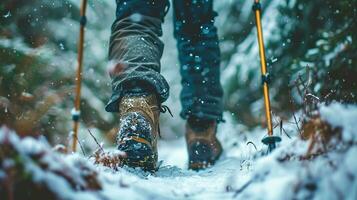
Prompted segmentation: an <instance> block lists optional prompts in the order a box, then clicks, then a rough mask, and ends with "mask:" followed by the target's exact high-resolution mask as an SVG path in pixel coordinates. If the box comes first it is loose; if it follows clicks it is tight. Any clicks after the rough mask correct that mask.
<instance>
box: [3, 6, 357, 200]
mask: <svg viewBox="0 0 357 200" xmlns="http://www.w3.org/2000/svg"><path fill="white" fill-rule="evenodd" d="M117 1H118V0H117ZM152 1H153V2H155V1H154V0H152ZM253 3H254V1H253V0H251V1H243V0H220V1H218V0H216V1H214V10H215V11H216V12H217V13H218V16H217V17H216V18H215V22H214V24H215V26H216V27H217V30H218V40H219V48H220V51H221V63H220V72H221V74H220V75H221V76H220V82H221V84H222V87H223V90H224V97H223V102H224V103H223V106H224V113H223V118H224V120H225V122H223V123H220V124H219V126H218V131H217V137H218V139H219V140H220V141H221V143H222V146H223V149H224V152H223V155H222V158H220V159H219V160H218V162H217V163H216V165H214V166H212V167H209V168H207V169H205V170H202V171H199V172H196V171H193V170H188V169H187V159H188V158H187V155H186V154H187V153H186V144H185V141H184V138H185V137H184V130H185V120H183V119H182V118H180V115H179V113H180V111H181V109H182V107H181V104H180V91H181V89H182V86H181V78H178V74H179V73H180V63H179V60H178V51H177V48H176V40H175V39H174V37H173V32H174V29H175V26H174V24H173V18H174V17H173V11H172V10H173V8H170V9H169V10H168V13H167V15H166V17H165V20H164V23H163V24H162V30H163V36H162V37H161V38H160V39H161V40H162V41H163V44H164V45H165V46H164V52H163V55H162V58H161V66H162V68H161V73H162V75H163V76H164V77H165V78H166V80H167V82H168V83H169V85H170V92H171V94H170V97H169V99H168V100H167V101H166V102H165V103H164V104H165V105H167V106H168V107H169V108H170V109H171V112H172V114H173V117H171V116H170V115H169V114H161V118H160V129H161V130H160V132H161V137H160V139H159V144H158V146H159V148H158V150H159V160H160V161H159V162H160V165H159V168H158V170H157V171H156V172H155V173H150V172H146V171H145V170H141V169H133V168H130V167H128V166H119V165H118V164H119V163H120V154H121V152H120V151H119V150H117V148H116V139H117V134H118V131H119V126H118V125H119V116H118V113H109V112H106V111H105V105H106V104H107V102H108V100H109V99H110V96H111V93H112V85H111V84H112V83H111V79H110V77H109V71H110V64H111V63H110V62H109V61H108V49H109V38H110V34H111V27H112V24H113V22H114V20H115V13H116V1H114V0H110V1H109V0H88V2H87V4H88V5H87V11H86V17H87V24H86V28H85V36H84V44H83V45H84V52H83V56H84V57H83V69H82V72H81V75H82V85H81V101H80V116H81V118H80V120H79V130H78V135H77V136H76V138H75V137H74V136H73V130H72V129H73V120H72V114H73V108H74V101H75V95H76V94H75V87H76V70H77V67H78V62H77V55H78V42H79V38H78V36H79V30H80V7H81V1H79V0H62V1H51V0H36V1H33V0H2V1H1V3H0V199H120V198H124V199H263V198H264V199H356V198H357V160H356V158H355V155H356V153H357V125H356V123H355V121H356V119H357V105H356V103H357V78H356V77H357V66H356V61H357V44H356V42H355V40H356V36H357V35H356V32H357V23H356V18H357V1H356V0H349V1H347V0H339V1H333V0H325V1H323V0H315V1H308V0H265V1H261V10H262V15H261V23H262V30H263V36H264V43H265V52H266V64H267V70H268V72H269V75H270V78H271V80H270V83H269V87H270V91H269V92H270V102H271V114H272V124H273V128H274V134H276V135H278V136H279V137H281V139H282V142H281V143H279V144H278V146H277V148H276V149H275V150H274V151H272V152H269V151H268V150H267V147H266V145H264V144H263V143H262V142H261V140H262V138H263V137H265V136H266V135H267V125H266V124H267V119H266V115H265V111H264V108H265V107H264V106H265V104H264V94H263V89H262V80H261V79H262V74H261V63H260V60H259V59H260V57H259V56H260V55H259V45H258V39H257V29H256V21H255V15H254V12H253V11H252V5H253ZM171 4H172V2H171ZM73 140H77V141H78V148H77V149H76V151H75V152H71V144H72V141H73ZM153 186H154V187H153Z"/></svg>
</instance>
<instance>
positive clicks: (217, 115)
mask: <svg viewBox="0 0 357 200" xmlns="http://www.w3.org/2000/svg"><path fill="white" fill-rule="evenodd" d="M173 8H174V19H175V21H174V35H175V38H176V40H177V47H178V51H179V60H180V63H181V70H180V72H181V75H182V86H183V89H182V92H181V96H180V97H181V102H182V107H183V110H182V112H181V116H182V117H183V118H188V117H189V116H194V117H198V118H204V119H215V120H217V121H221V120H222V112H223V102H222V96H223V90H222V86H221V84H220V67H219V65H220V50H219V46H218V36H217V29H216V27H215V26H214V18H215V17H216V16H217V14H216V12H214V11H213V2H212V0H174V2H173Z"/></svg>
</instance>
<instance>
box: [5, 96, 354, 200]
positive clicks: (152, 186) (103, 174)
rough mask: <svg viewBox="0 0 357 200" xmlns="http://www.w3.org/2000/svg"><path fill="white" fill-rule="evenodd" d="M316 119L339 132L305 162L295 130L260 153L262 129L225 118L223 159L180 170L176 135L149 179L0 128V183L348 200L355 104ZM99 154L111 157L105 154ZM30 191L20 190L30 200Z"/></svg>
mask: <svg viewBox="0 0 357 200" xmlns="http://www.w3.org/2000/svg"><path fill="white" fill-rule="evenodd" d="M320 113H321V119H322V120H324V121H326V122H327V123H328V124H330V126H331V127H332V128H339V129H338V130H340V133H338V132H334V133H331V134H340V135H339V136H337V137H334V138H333V139H332V140H331V141H330V142H329V143H328V144H327V145H328V146H329V147H327V151H325V152H323V153H322V154H310V155H309V157H306V155H307V150H308V146H309V144H310V141H304V140H301V139H300V138H299V137H297V131H296V127H294V126H291V127H290V126H289V125H287V126H286V127H284V128H285V130H286V132H287V133H288V134H289V135H290V136H291V139H288V138H287V137H286V136H284V135H282V137H283V142H282V143H281V144H279V146H278V148H277V149H275V150H274V151H273V152H272V153H270V154H267V155H266V154H264V151H265V150H266V149H265V147H264V146H263V145H262V144H261V142H260V140H261V138H262V136H263V135H264V133H265V130H262V129H260V128H258V129H256V130H250V131H247V130H245V129H244V127H243V126H240V125H237V124H236V123H233V122H232V121H230V120H229V117H226V119H227V123H225V124H222V125H221V126H220V128H219V131H218V137H219V139H220V140H221V142H222V144H223V147H224V150H225V151H224V154H223V156H222V158H221V159H220V160H219V161H218V162H217V163H216V165H214V166H212V167H210V168H207V169H205V170H203V171H200V172H195V171H190V170H187V169H186V165H187V156H186V149H185V148H186V146H185V143H184V140H183V138H182V137H180V138H179V139H177V140H164V141H161V142H160V145H159V154H160V155H159V157H160V160H162V164H161V166H160V168H159V170H158V171H157V172H155V173H149V172H143V171H141V170H140V169H132V168H128V167H122V168H119V169H117V170H115V169H113V168H112V167H105V166H103V165H102V164H95V159H94V158H90V157H87V156H83V155H82V154H80V152H77V153H74V154H59V153H56V152H54V151H53V150H52V147H51V146H50V145H49V144H48V143H47V142H46V140H45V139H43V138H42V139H41V138H40V139H34V138H31V137H27V138H24V139H20V138H19V137H18V136H17V135H16V134H15V133H13V132H12V133H11V131H10V130H9V129H6V128H1V129H0V151H1V152H3V153H1V154H0V159H1V160H0V161H1V167H2V168H0V181H2V182H0V183H4V180H5V182H6V180H7V178H8V177H9V178H12V177H13V176H14V175H12V174H9V169H12V170H14V171H18V172H21V173H20V174H22V173H24V174H26V175H27V176H25V177H23V176H16V174H15V177H13V178H14V180H22V181H24V180H28V179H26V178H29V177H30V178H31V179H30V180H31V181H32V182H33V184H34V185H35V186H36V187H41V185H42V186H46V187H45V188H46V189H45V190H43V191H41V192H46V191H51V194H55V196H58V199H70V200H77V199H78V200H83V199H86V200H98V199H99V200H114V199H143V200H146V199H257V200H260V199H268V200H270V199H271V200H286V199H317V200H320V199H323V200H330V199H331V200H334V199H351V200H354V199H356V198H357V160H356V154H357V127H356V123H355V119H357V106H355V105H353V106H344V105H341V104H338V103H336V104H332V105H330V106H328V107H325V106H322V107H321V108H320ZM336 113H338V115H336ZM240 132H244V134H239V133H240ZM326 133H327V134H328V132H325V133H321V134H326ZM276 134H279V132H278V131H276ZM316 134H319V133H316ZM248 142H252V143H254V144H255V145H256V148H255V147H254V145H253V144H247V143H248ZM9 150H10V151H9ZM11 152H13V153H11ZM106 152H107V153H108V152H113V153H114V151H113V150H109V149H107V150H106ZM10 171H11V170H10ZM88 184H89V185H88ZM36 187H33V188H32V189H34V188H36ZM0 189H4V188H1V187H0ZM32 189H31V188H22V189H21V191H26V192H29V193H34V195H35V194H37V193H36V191H33V190H32ZM44 196H46V195H44ZM0 197H1V193H0ZM42 199H43V197H42Z"/></svg>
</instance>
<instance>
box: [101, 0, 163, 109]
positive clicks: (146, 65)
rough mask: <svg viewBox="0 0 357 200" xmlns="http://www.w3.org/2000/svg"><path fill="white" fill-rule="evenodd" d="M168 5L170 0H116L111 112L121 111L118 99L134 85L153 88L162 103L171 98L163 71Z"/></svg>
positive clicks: (108, 107)
mask: <svg viewBox="0 0 357 200" xmlns="http://www.w3.org/2000/svg"><path fill="white" fill-rule="evenodd" d="M167 7H168V0H131V1H125V0H117V13H116V14H117V18H116V20H115V21H114V23H113V26H112V35H111V37H110V47H109V60H110V61H111V62H112V63H113V66H112V68H111V71H110V76H111V78H112V91H113V94H112V97H111V99H110V101H109V103H108V104H107V106H106V110H107V111H108V112H118V111H119V110H118V103H119V99H120V98H121V97H123V96H124V94H125V93H126V92H127V91H128V90H132V89H133V88H141V89H145V90H146V91H148V90H152V92H154V93H156V94H157V95H158V99H159V101H160V102H161V103H162V102H164V101H165V100H166V99H167V98H168V96H169V86H168V84H167V82H166V80H165V79H164V77H163V76H162V75H160V68H161V66H160V59H161V56H162V52H163V43H162V42H161V41H160V39H159V36H161V35H162V30H161V23H162V22H163V18H164V16H165V14H166V9H167Z"/></svg>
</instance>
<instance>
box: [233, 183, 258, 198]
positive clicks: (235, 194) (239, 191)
mask: <svg viewBox="0 0 357 200" xmlns="http://www.w3.org/2000/svg"><path fill="white" fill-rule="evenodd" d="M253 182H254V180H253V179H250V180H249V181H248V182H246V183H245V184H244V185H243V186H242V187H241V188H239V189H238V190H236V192H235V193H234V195H233V198H236V197H237V196H238V194H239V193H241V192H243V190H245V189H246V188H247V187H248V186H249V185H250V184H252V183H253Z"/></svg>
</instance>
